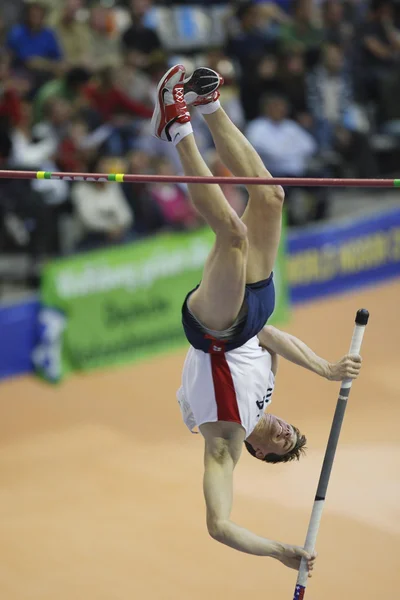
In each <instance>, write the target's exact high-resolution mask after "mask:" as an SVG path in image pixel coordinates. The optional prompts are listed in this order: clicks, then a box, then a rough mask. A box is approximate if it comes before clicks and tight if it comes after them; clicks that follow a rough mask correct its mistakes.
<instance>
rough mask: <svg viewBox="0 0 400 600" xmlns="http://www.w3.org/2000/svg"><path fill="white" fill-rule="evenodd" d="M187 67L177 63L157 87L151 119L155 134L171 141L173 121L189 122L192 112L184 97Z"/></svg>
mask: <svg viewBox="0 0 400 600" xmlns="http://www.w3.org/2000/svg"><path fill="white" fill-rule="evenodd" d="M185 74H186V71H185V67H184V66H183V65H175V66H174V67H171V69H169V71H167V72H166V73H165V75H164V77H163V78H162V79H161V81H160V83H159V84H158V87H157V99H156V106H155V109H154V112H153V117H152V119H151V126H152V130H153V135H155V136H156V137H158V138H160V139H161V140H165V141H167V142H171V141H172V139H171V136H170V134H169V129H170V127H171V125H173V123H181V124H183V123H188V122H189V121H190V114H189V111H188V109H187V105H186V102H185V97H184V88H183V82H184V79H185Z"/></svg>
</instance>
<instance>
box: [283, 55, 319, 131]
mask: <svg viewBox="0 0 400 600" xmlns="http://www.w3.org/2000/svg"><path fill="white" fill-rule="evenodd" d="M279 82H280V86H281V90H282V94H283V95H284V96H285V97H286V98H287V99H288V102H289V106H290V107H291V117H292V118H293V119H295V120H296V121H298V122H299V123H300V124H301V125H302V126H303V127H305V128H306V129H309V128H310V127H311V119H310V115H309V112H308V106H307V92H306V65H305V60H304V53H303V52H290V53H288V54H286V55H283V56H282V59H281V66H280V69H279Z"/></svg>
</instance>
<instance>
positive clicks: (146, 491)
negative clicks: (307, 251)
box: [0, 282, 400, 600]
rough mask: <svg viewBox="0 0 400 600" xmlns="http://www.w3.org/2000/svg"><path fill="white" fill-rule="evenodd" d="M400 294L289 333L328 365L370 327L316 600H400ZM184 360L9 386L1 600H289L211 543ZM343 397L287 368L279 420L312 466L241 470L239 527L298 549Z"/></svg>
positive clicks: (4, 404)
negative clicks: (185, 412)
mask: <svg viewBox="0 0 400 600" xmlns="http://www.w3.org/2000/svg"><path fill="white" fill-rule="evenodd" d="M399 305H400V283H399V282H397V283H393V284H390V285H387V286H385V287H377V288H376V289H369V290H366V291H362V292H359V293H358V294H357V295H349V296H346V297H341V298H338V299H335V300H332V299H330V300H327V301H324V302H319V303H315V304H311V305H308V306H306V307H303V308H300V309H297V310H296V311H295V313H294V316H293V319H292V321H291V323H290V324H289V325H288V329H290V331H292V332H293V333H294V334H296V335H298V336H299V337H302V338H304V340H306V341H308V343H309V344H310V345H311V346H312V347H314V348H315V350H317V351H318V352H319V353H321V354H322V355H326V356H327V357H328V358H331V359H335V358H338V357H339V356H340V355H341V353H344V352H345V351H346V350H347V348H348V344H349V340H350V337H351V332H352V321H353V315H354V313H355V310H356V309H357V308H360V307H361V306H365V307H366V308H369V310H370V312H371V321H370V325H369V326H368V329H367V332H366V336H365V341H364V348H363V352H362V354H363V357H364V370H363V373H362V376H361V378H360V380H359V381H358V382H357V383H356V384H355V385H354V387H353V390H352V393H351V397H350V402H349V407H348V411H347V415H346V419H345V423H344V429H343V432H342V437H341V441H340V445H339V451H338V456H337V459H336V462H335V466H334V470H333V474H332V479H331V485H330V488H329V493H328V500H327V505H326V509H325V513H324V516H323V519H322V525H321V529H320V535H319V539H318V548H317V549H318V551H319V560H318V563H317V569H316V572H315V576H314V577H313V579H312V580H311V582H310V585H309V588H308V590H307V594H306V597H307V599H308V600H333V599H337V598H340V600H355V599H357V600H358V599H360V600H361V599H362V600H372V599H374V600H376V599H380V598H382V599H383V598H385V597H390V598H392V597H393V598H394V597H398V589H399V587H400V553H399V547H400V434H399V423H400V373H399V360H400V350H399V340H400V325H399ZM183 357H184V352H182V351H181V352H178V353H174V354H171V355H169V356H165V357H162V358H157V359H156V360H153V361H148V362H145V363H142V364H138V365H135V366H132V367H130V368H124V369H114V370H111V371H108V372H102V373H100V372H98V373H94V374H90V375H85V376H77V377H72V378H70V379H69V380H68V381H67V382H66V383H65V384H63V385H62V386H60V387H51V386H47V385H45V384H43V383H41V382H39V381H36V380H35V379H32V378H29V377H26V378H21V379H18V380H15V381H11V382H5V383H3V384H2V385H0V440H1V445H0V540H1V546H0V548H1V555H0V598H1V600H28V599H29V600H55V599H57V600H66V599H69V600H103V599H104V600H114V599H115V600H126V599H130V600H132V599H136V598H141V599H152V598H157V600H163V599H171V600H172V599H175V600H188V599H190V600H197V599H201V600H204V599H207V600H212V599H214V598H218V599H221V598H227V599H229V600H236V599H237V600H239V599H240V600H243V598H263V599H264V598H266V599H273V600H291V598H292V594H293V587H294V583H295V580H296V574H295V572H294V571H289V570H288V569H285V568H284V567H283V566H282V565H280V564H279V563H277V562H275V561H273V560H270V559H265V558H254V557H249V556H245V555H242V554H239V553H236V552H234V551H233V550H230V549H228V548H225V547H223V546H221V545H219V544H217V543H216V542H213V541H212V540H211V539H210V538H208V536H207V533H206V529H205V525H204V508H203V500H202V493H201V474H202V442H201V439H200V438H198V437H195V436H191V435H190V434H189V432H188V431H187V430H186V428H185V427H184V426H183V424H181V421H180V415H179V412H178V408H177V405H176V402H175V389H176V387H177V385H178V383H179V377H180V368H181V364H182V360H183ZM337 392H338V385H337V384H334V383H329V382H326V381H323V380H319V379H318V378H316V377H315V376H314V375H312V374H310V373H308V372H305V371H304V372H303V371H302V370H300V369H298V368H296V367H294V366H292V365H286V364H285V365H282V366H281V371H280V374H279V377H278V385H277V389H276V392H275V395H274V401H273V405H272V410H273V411H275V412H276V413H277V414H278V415H281V416H283V417H285V418H288V419H290V421H291V422H294V423H296V424H298V425H299V426H300V427H301V428H302V429H304V430H305V431H306V433H307V434H308V436H309V453H308V458H307V459H304V460H303V461H301V462H300V463H298V464H290V465H282V466H268V465H264V464H259V463H257V462H256V461H255V460H254V459H252V458H251V457H250V456H247V455H246V456H244V457H243V459H242V461H241V463H240V465H239V467H238V469H237V476H236V481H235V486H236V493H235V506H234V514H233V517H234V518H235V520H236V521H237V522H239V523H241V524H242V525H244V526H246V527H249V528H252V529H254V530H255V531H257V532H258V533H260V534H263V535H266V536H269V537H273V538H275V539H280V540H283V541H286V542H292V543H299V544H301V543H302V542H303V539H304V535H305V531H306V528H307V523H308V518H309V513H310V509H311V505H312V499H313V495H314V492H315V486H316V482H317V479H318V474H319V469H320V464H321V460H322V456H323V451H324V444H325V443H326V439H327V435H328V431H329V427H330V422H331V418H332V415H333V411H334V407H335V404H336V398H337Z"/></svg>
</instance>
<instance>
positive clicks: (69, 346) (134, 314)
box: [32, 229, 288, 381]
mask: <svg viewBox="0 0 400 600" xmlns="http://www.w3.org/2000/svg"><path fill="white" fill-rule="evenodd" d="M213 239H214V235H213V234H212V232H210V231H209V230H208V229H202V230H200V231H196V232H194V233H193V232H192V233H173V234H162V235H159V236H156V237H151V238H148V239H144V240H143V241H139V242H136V243H132V244H129V245H124V246H118V247H113V248H109V249H105V250H100V251H95V252H90V253H86V254H80V255H76V256H74V257H71V258H67V259H62V260H58V261H54V262H53V263H51V264H49V265H48V266H47V267H46V268H45V271H44V275H43V279H42V288H41V309H40V311H39V325H40V327H39V328H40V341H39V343H38V344H37V346H36V347H35V349H34V351H33V354H32V358H33V362H34V365H35V368H36V370H37V371H38V372H39V373H40V374H41V375H42V376H44V377H45V378H46V379H48V380H51V381H58V380H60V379H61V378H62V377H63V376H64V375H66V374H67V373H68V372H70V371H75V370H81V371H84V370H89V369H93V368H98V367H108V366H112V365H115V364H122V363H126V362H131V361H134V360H135V359H138V358H143V357H146V356H149V355H152V354H154V353H156V352H160V351H162V350H166V349H169V348H171V347H174V346H177V345H184V344H185V341H186V338H185V336H184V333H183V329H182V325H181V306H182V303H183V300H184V298H185V296H186V294H187V293H188V292H189V291H190V290H191V289H192V288H193V287H195V286H196V285H197V283H199V281H200V279H201V276H202V270H203V266H204V263H205V260H206V258H207V256H208V253H209V251H210V248H211V246H212V243H213ZM282 266H283V256H282V253H281V254H280V256H279V259H278V261H277V267H276V270H275V282H276V288H277V305H276V312H275V314H274V319H275V322H282V321H283V320H285V318H286V312H287V310H288V306H287V290H286V285H285V278H284V276H283V269H282Z"/></svg>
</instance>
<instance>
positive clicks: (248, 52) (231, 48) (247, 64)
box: [226, 2, 277, 77]
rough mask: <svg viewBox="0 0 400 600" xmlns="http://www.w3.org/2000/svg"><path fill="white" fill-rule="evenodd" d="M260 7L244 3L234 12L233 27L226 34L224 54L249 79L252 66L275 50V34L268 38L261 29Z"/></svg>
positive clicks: (252, 70) (252, 71)
mask: <svg viewBox="0 0 400 600" xmlns="http://www.w3.org/2000/svg"><path fill="white" fill-rule="evenodd" d="M260 11H261V7H260V5H257V4H254V3H253V2H244V3H242V4H240V5H239V7H238V8H237V10H236V15H235V17H236V19H235V21H234V26H233V27H232V28H231V30H230V32H229V33H228V43H227V48H226V52H227V54H228V56H230V57H232V58H233V59H235V60H236V61H237V63H238V65H239V66H240V69H241V74H242V75H244V74H245V73H247V74H248V75H249V77H251V75H252V74H253V73H254V71H255V69H254V65H255V64H258V62H259V61H260V59H261V58H262V57H263V56H264V54H265V53H273V52H274V51H275V50H276V37H277V36H276V35H275V33H274V34H273V35H272V34H271V35H270V36H268V35H267V34H266V33H265V31H263V29H262V23H263V21H262V19H261V18H260Z"/></svg>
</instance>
